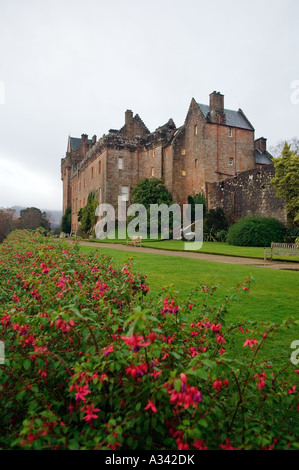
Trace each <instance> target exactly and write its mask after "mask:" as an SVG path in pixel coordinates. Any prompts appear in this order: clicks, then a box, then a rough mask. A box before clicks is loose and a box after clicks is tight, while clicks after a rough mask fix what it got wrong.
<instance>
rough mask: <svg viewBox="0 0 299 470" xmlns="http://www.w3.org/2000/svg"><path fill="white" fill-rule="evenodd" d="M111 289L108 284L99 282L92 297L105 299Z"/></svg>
mask: <svg viewBox="0 0 299 470" xmlns="http://www.w3.org/2000/svg"><path fill="white" fill-rule="evenodd" d="M109 289H110V287H109V286H108V284H106V283H105V282H101V281H97V282H96V286H95V288H94V290H93V293H92V295H91V297H92V298H94V299H100V298H101V297H105V296H106V294H107V292H108V290H109Z"/></svg>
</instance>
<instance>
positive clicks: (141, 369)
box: [126, 362, 148, 379]
mask: <svg viewBox="0 0 299 470" xmlns="http://www.w3.org/2000/svg"><path fill="white" fill-rule="evenodd" d="M147 370H148V368H147V364H146V363H145V362H142V363H141V364H139V365H137V366H129V367H126V374H127V375H131V377H132V378H133V379H135V378H137V379H138V378H139V379H140V377H143V376H144V375H145V374H147Z"/></svg>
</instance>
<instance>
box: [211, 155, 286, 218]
mask: <svg viewBox="0 0 299 470" xmlns="http://www.w3.org/2000/svg"><path fill="white" fill-rule="evenodd" d="M274 174H275V170H274V165H273V164H270V165H265V166H261V167H259V168H255V169H252V170H248V171H244V172H242V173H239V174H238V175H237V176H235V177H234V178H229V179H227V180H224V181H220V182H217V183H207V185H206V186H207V188H206V193H207V205H208V209H215V208H216V207H222V209H223V210H224V212H225V213H226V215H227V216H228V217H230V218H231V219H232V220H233V221H236V220H238V219H240V218H241V217H244V216H246V215H263V216H265V217H275V218H276V219H278V220H280V221H281V222H283V223H284V224H286V223H287V214H286V209H285V202H284V201H283V200H282V199H280V198H278V197H277V196H276V194H275V190H274V188H273V186H272V185H271V183H270V180H271V179H272V178H273V177H274Z"/></svg>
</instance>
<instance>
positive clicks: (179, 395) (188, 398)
mask: <svg viewBox="0 0 299 470" xmlns="http://www.w3.org/2000/svg"><path fill="white" fill-rule="evenodd" d="M182 375H183V380H184V376H185V374H182ZM185 377H186V376H185ZM186 380H187V379H186ZM164 386H165V387H166V389H167V391H168V393H169V394H170V403H173V404H175V406H180V407H182V408H184V409H187V408H189V407H190V406H194V407H195V408H197V406H198V403H200V402H202V393H201V392H200V391H199V390H198V388H197V387H191V386H190V385H188V384H187V382H183V381H182V377H181V388H180V391H177V390H176V389H175V388H174V386H173V385H172V384H170V383H169V382H166V383H165V384H164Z"/></svg>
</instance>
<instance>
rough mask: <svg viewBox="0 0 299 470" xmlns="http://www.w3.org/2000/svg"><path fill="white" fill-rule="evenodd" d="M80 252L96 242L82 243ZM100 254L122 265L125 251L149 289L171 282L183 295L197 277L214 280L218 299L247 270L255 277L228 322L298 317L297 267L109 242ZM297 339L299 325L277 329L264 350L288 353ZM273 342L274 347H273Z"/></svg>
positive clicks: (201, 280)
mask: <svg viewBox="0 0 299 470" xmlns="http://www.w3.org/2000/svg"><path fill="white" fill-rule="evenodd" d="M81 249H82V251H83V252H85V253H88V252H91V251H92V250H95V249H96V248H95V247H83V246H82V247H81ZM100 251H101V252H102V253H103V254H106V255H108V256H111V257H112V258H113V260H114V262H115V263H116V264H117V265H121V264H122V263H123V262H124V261H125V260H127V259H128V258H129V257H130V256H132V257H133V258H134V269H135V270H137V271H140V272H142V273H144V274H147V276H148V283H149V285H150V286H151V290H150V292H151V295H153V296H154V295H155V294H157V293H158V292H159V291H160V289H161V287H163V286H169V285H171V284H174V285H175V287H176V290H177V291H178V292H179V294H178V296H179V297H181V298H184V297H186V296H187V295H188V293H189V292H190V291H191V290H192V289H193V288H195V287H196V286H197V285H199V284H201V283H207V284H209V285H217V286H219V289H218V290H217V294H216V295H215V298H214V301H217V300H218V299H223V298H224V296H225V295H226V294H227V293H229V292H231V291H232V289H233V288H234V287H236V286H237V285H238V284H239V283H241V282H242V281H243V280H245V279H246V278H247V277H248V276H250V275H252V276H253V279H254V283H253V284H252V288H251V291H250V293H249V294H248V295H247V294H245V293H243V292H242V293H241V294H240V295H239V300H238V301H237V302H234V303H233V304H232V305H231V307H230V309H229V314H228V318H227V322H228V323H230V322H242V321H244V320H253V321H271V322H278V323H280V322H282V321H283V320H285V319H290V318H296V319H298V318H299V314H298V307H299V298H298V292H299V272H296V271H285V270H281V271H279V270H276V269H267V268H259V267H251V266H250V267H249V266H241V265H228V264H223V263H216V262H210V261H202V260H195V259H189V258H181V257H174V256H165V255H158V254H154V255H153V254H146V253H140V252H139V253H138V252H137V251H132V252H129V253H128V252H124V251H121V250H116V249H109V247H107V248H106V247H105V248H100ZM294 340H299V328H296V327H294V328H291V329H289V330H287V331H283V332H279V334H277V336H276V337H275V341H274V343H272V342H271V343H270V342H269V343H268V344H269V346H268V345H267V343H266V344H265V349H264V351H265V353H266V352H267V350H268V351H269V353H270V355H271V357H272V358H274V357H279V356H282V355H290V354H291V352H292V350H291V349H290V344H291V343H292V341H294ZM273 344H275V347H274V348H273Z"/></svg>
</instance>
